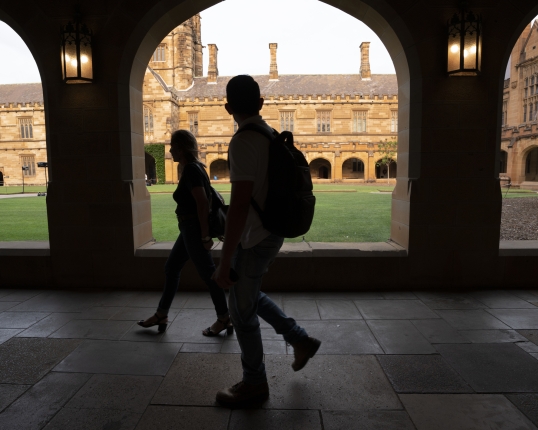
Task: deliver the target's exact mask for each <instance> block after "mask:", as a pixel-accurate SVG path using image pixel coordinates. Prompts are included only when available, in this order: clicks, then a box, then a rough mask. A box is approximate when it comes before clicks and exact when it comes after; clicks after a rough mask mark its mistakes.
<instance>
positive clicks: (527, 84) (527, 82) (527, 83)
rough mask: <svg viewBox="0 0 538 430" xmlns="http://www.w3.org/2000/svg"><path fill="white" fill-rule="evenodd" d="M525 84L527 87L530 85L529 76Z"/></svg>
mask: <svg viewBox="0 0 538 430" xmlns="http://www.w3.org/2000/svg"><path fill="white" fill-rule="evenodd" d="M525 86H526V87H528V86H529V78H525Z"/></svg>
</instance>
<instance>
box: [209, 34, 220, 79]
mask: <svg viewBox="0 0 538 430" xmlns="http://www.w3.org/2000/svg"><path fill="white" fill-rule="evenodd" d="M207 47H208V48H209V66H208V67H207V83H208V84H216V83H217V76H218V75H219V69H218V68H217V52H219V48H217V45H215V44H214V43H208V44H207Z"/></svg>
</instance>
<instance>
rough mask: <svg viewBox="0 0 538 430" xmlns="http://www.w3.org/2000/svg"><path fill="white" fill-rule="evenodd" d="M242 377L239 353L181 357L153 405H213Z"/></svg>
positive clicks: (179, 355) (168, 375)
mask: <svg viewBox="0 0 538 430" xmlns="http://www.w3.org/2000/svg"><path fill="white" fill-rule="evenodd" d="M266 361H267V359H266ZM242 376H243V373H242V370H241V359H240V357H239V356H238V355H237V354H202V353H192V354H178V355H177V357H176V358H175V360H174V362H173V363H172V365H171V366H170V370H169V371H168V373H167V374H166V376H165V378H164V381H163V382H162V384H161V386H160V387H159V389H158V390H157V393H155V396H153V399H152V401H151V403H152V404H160V405H182V406H212V405H215V404H216V403H215V395H216V394H217V391H218V390H221V389H223V388H225V387H231V386H232V385H234V384H236V383H237V382H239V381H241V380H242ZM206 410H207V409H206Z"/></svg>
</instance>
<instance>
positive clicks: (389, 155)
mask: <svg viewBox="0 0 538 430" xmlns="http://www.w3.org/2000/svg"><path fill="white" fill-rule="evenodd" d="M377 146H378V148H379V152H380V153H381V159H380V160H379V161H378V162H377V163H375V165H376V166H387V177H388V179H387V183H390V165H391V164H392V163H394V157H395V156H396V152H397V151H398V142H396V141H388V142H379V143H378V144H377Z"/></svg>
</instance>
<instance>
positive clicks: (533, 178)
mask: <svg viewBox="0 0 538 430" xmlns="http://www.w3.org/2000/svg"><path fill="white" fill-rule="evenodd" d="M524 159H525V182H538V146H534V147H532V148H531V149H530V150H529V151H527V153H526V156H525V158H524Z"/></svg>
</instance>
